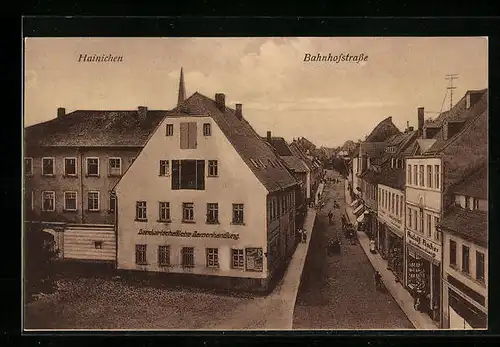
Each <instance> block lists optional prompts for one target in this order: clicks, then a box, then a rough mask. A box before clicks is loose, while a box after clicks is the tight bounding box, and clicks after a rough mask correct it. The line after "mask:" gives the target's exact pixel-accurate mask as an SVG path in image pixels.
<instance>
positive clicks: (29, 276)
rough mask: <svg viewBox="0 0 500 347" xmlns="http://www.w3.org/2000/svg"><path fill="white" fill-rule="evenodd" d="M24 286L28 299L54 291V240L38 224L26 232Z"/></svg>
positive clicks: (55, 256) (56, 252) (55, 252)
mask: <svg viewBox="0 0 500 347" xmlns="http://www.w3.org/2000/svg"><path fill="white" fill-rule="evenodd" d="M24 240H25V244H24V284H25V292H26V295H27V297H32V296H33V295H34V294H38V293H51V292H53V290H54V282H55V270H54V260H55V259H57V254H58V251H57V250H55V249H54V248H55V247H54V246H55V243H54V238H53V236H52V235H51V234H49V233H46V232H44V231H43V229H42V227H41V226H40V225H38V224H31V225H30V226H28V227H27V228H25V232H24Z"/></svg>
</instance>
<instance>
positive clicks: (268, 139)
mask: <svg viewBox="0 0 500 347" xmlns="http://www.w3.org/2000/svg"><path fill="white" fill-rule="evenodd" d="M267 141H271V132H270V131H268V132H267Z"/></svg>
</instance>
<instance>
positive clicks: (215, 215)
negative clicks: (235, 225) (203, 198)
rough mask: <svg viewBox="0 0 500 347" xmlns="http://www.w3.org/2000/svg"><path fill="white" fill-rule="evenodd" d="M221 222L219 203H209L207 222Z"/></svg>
mask: <svg viewBox="0 0 500 347" xmlns="http://www.w3.org/2000/svg"><path fill="white" fill-rule="evenodd" d="M217 223H219V204H217V203H209V204H207V224H217Z"/></svg>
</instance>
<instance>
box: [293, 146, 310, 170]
mask: <svg viewBox="0 0 500 347" xmlns="http://www.w3.org/2000/svg"><path fill="white" fill-rule="evenodd" d="M288 147H289V148H290V150H291V151H292V154H293V155H294V156H296V157H297V158H300V159H301V160H302V161H303V162H304V164H306V166H307V168H308V169H309V171H312V170H313V163H312V161H311V160H310V159H309V158H308V157H307V156H306V155H305V154H304V152H302V150H301V149H300V148H299V146H298V145H297V143H296V142H292V143H291V144H290V145H289V146H288Z"/></svg>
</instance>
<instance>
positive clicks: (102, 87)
mask: <svg viewBox="0 0 500 347" xmlns="http://www.w3.org/2000/svg"><path fill="white" fill-rule="evenodd" d="M306 53H309V54H311V55H313V56H315V55H317V54H318V53H319V54H321V55H328V54H329V53H331V54H332V56H336V55H340V54H350V55H351V56H358V55H360V54H364V56H368V58H367V59H366V60H365V61H362V62H360V63H359V62H352V61H351V62H346V61H344V62H339V63H335V62H328V61H304V57H305V54H306ZM80 54H87V55H89V56H90V55H94V54H97V55H103V54H105V55H108V54H112V55H113V56H122V57H123V61H122V62H106V63H105V62H101V63H93V62H79V61H78V59H79V57H80ZM181 67H183V70H184V79H185V85H186V92H187V96H189V95H191V94H193V93H194V92H196V91H198V92H199V93H201V94H204V95H206V96H208V97H211V98H214V95H215V93H224V94H226V104H227V105H228V106H229V107H234V104H235V103H241V104H243V116H244V117H245V118H246V119H247V120H248V121H249V123H250V124H251V125H252V126H253V127H254V129H255V130H256V131H257V132H258V133H260V134H261V135H262V136H265V134H266V131H271V132H272V134H273V136H282V137H284V138H285V139H287V140H288V141H291V140H292V139H293V138H297V137H306V138H307V139H309V140H310V141H312V142H313V143H314V144H315V145H316V146H317V147H320V146H326V147H336V146H339V145H342V144H343V143H344V142H345V141H347V140H353V141H357V140H358V139H364V138H365V136H366V135H368V134H369V133H370V132H371V131H372V130H373V128H374V127H375V126H376V125H377V124H378V123H379V122H380V121H382V120H383V119H385V118H387V117H390V116H391V117H392V120H393V122H394V124H395V125H396V126H397V127H398V128H399V129H400V130H401V131H404V129H405V128H406V125H407V122H409V124H410V126H415V127H416V125H417V124H416V123H417V108H418V107H424V108H425V111H426V118H435V117H436V116H437V112H439V111H441V110H442V111H446V110H447V109H449V107H450V95H449V93H448V94H446V93H447V87H448V86H449V81H448V80H446V79H445V77H446V75H447V74H457V75H458V79H456V80H454V81H453V85H454V86H455V87H456V89H454V94H453V103H456V102H457V101H458V100H459V99H460V98H461V97H462V96H463V95H464V94H465V92H466V91H467V90H471V89H482V88H487V87H488V40H487V38H486V37H468V38H467V37H454V38H452V37H446V38H445V37H436V38H431V37H427V38H424V37H422V38H417V37H416V38H398V37H372V38H340V37H328V38H326V37H324V38H27V39H26V40H25V80H24V92H25V98H24V123H25V126H29V125H32V124H35V123H40V122H44V121H47V120H50V119H52V118H55V117H56V114H57V108H58V107H64V108H66V112H72V111H74V110H85V109H99V110H122V109H123V110H127V109H128V110H132V109H137V107H138V106H147V107H148V108H149V109H161V110H168V109H172V108H174V107H175V106H176V103H177V91H178V85H179V73H180V69H181ZM445 96H446V98H445ZM443 102H444V105H443Z"/></svg>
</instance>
